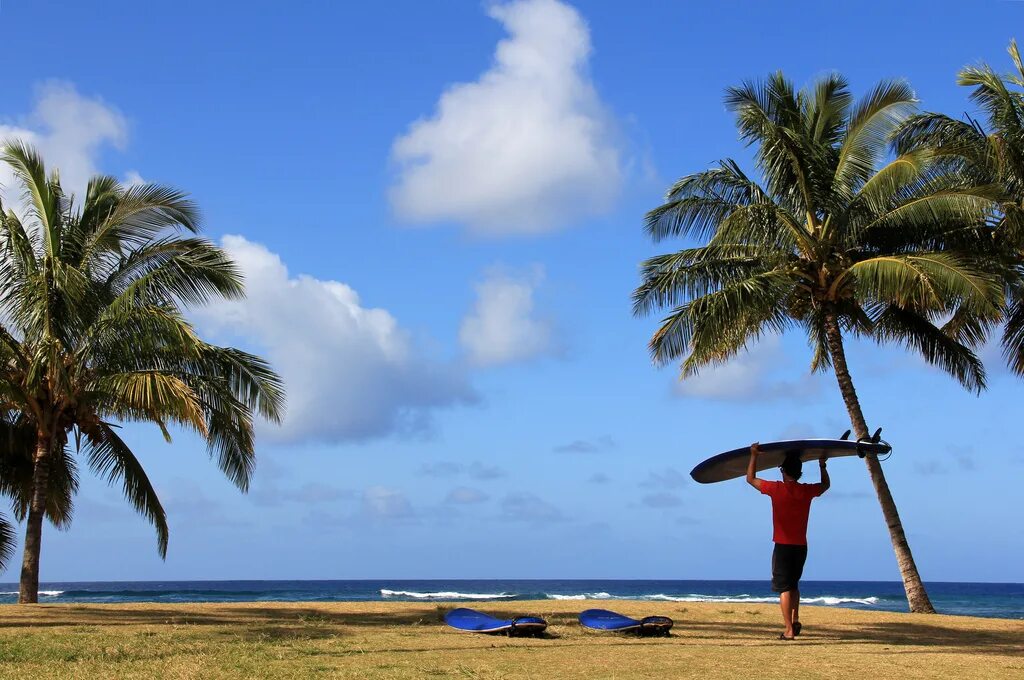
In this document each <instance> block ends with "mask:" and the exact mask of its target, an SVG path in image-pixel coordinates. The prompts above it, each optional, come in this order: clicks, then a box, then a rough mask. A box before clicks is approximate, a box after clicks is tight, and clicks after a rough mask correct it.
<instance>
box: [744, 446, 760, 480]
mask: <svg viewBox="0 0 1024 680" xmlns="http://www.w3.org/2000/svg"><path fill="white" fill-rule="evenodd" d="M759 453H761V447H760V446H758V445H757V442H754V443H753V444H751V445H750V462H749V463H747V484H749V485H750V486H752V487H754V488H755V489H757V490H758V491H760V490H761V480H760V479H758V478H757V456H758V454H759Z"/></svg>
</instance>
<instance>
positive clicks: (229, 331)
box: [195, 236, 476, 442]
mask: <svg viewBox="0 0 1024 680" xmlns="http://www.w3.org/2000/svg"><path fill="white" fill-rule="evenodd" d="M223 246H224V248H225V249H226V250H227V251H228V253H229V254H230V255H231V257H232V258H233V259H234V261H235V262H236V263H237V264H238V266H239V267H240V268H241V270H242V272H243V273H244V274H245V279H246V298H245V299H244V300H230V301H217V302H215V303H213V304H211V305H209V306H207V307H204V308H200V309H197V310H196V312H195V315H196V317H197V319H198V322H199V325H200V327H201V328H203V329H205V330H209V331H213V332H215V333H220V334H226V335H230V336H232V338H231V339H232V340H235V339H238V338H240V339H241V340H243V341H245V342H246V343H248V342H251V343H252V344H254V345H256V347H255V349H256V350H257V351H258V352H259V353H260V354H261V355H263V356H264V357H265V358H267V359H268V360H269V361H270V363H271V364H272V365H273V367H274V369H275V370H277V371H278V372H279V373H280V374H281V375H282V377H283V378H284V380H285V383H286V388H287V392H288V411H287V414H286V416H285V419H284V423H283V425H282V427H280V428H276V427H268V428H266V433H267V435H268V436H270V437H272V438H276V439H278V440H283V441H290V442H295V441H308V440H318V441H328V442H338V441H352V440H361V439H367V438H371V437H377V436H382V435H386V434H389V433H392V432H395V431H399V432H403V431H404V432H409V431H416V430H420V429H422V428H424V427H426V426H427V425H428V424H429V420H430V414H431V412H432V411H433V410H434V409H437V408H443V407H447V406H452V405H454V404H457V403H460V402H469V401H473V400H475V398H476V397H475V394H474V393H473V391H472V389H471V388H470V386H469V385H468V384H467V382H466V379H465V376H464V375H462V373H461V372H459V371H458V370H457V369H455V368H454V367H452V366H449V365H447V364H443V363H440V362H437V361H434V360H432V359H431V358H430V357H428V356H424V355H423V354H422V353H421V352H418V351H417V349H416V347H415V346H414V344H413V342H412V338H411V337H410V335H409V333H408V332H407V331H406V330H404V329H403V328H402V327H401V326H400V325H399V324H398V321H397V320H396V319H395V317H394V316H392V315H391V314H390V313H389V312H388V311H387V310H385V309H372V308H367V307H363V306H362V304H361V302H360V299H359V295H358V294H357V293H356V291H354V290H353V289H352V288H350V287H349V286H347V285H345V284H344V283H340V282H338V281H324V280H320V279H316V278H313V277H311V276H306V275H299V276H292V275H291V274H290V273H289V272H288V269H287V267H286V266H285V264H284V263H283V262H282V261H281V259H280V258H279V257H278V256H277V255H276V254H275V253H272V252H270V251H269V250H267V248H265V247H264V246H262V245H260V244H257V243H252V242H250V241H247V240H246V239H245V238H243V237H241V236H226V237H224V240H223Z"/></svg>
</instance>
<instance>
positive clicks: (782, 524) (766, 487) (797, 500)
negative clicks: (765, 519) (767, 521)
mask: <svg viewBox="0 0 1024 680" xmlns="http://www.w3.org/2000/svg"><path fill="white" fill-rule="evenodd" d="M824 492H825V490H824V488H822V486H821V484H801V483H799V482H768V481H765V480H761V493H763V494H764V495H765V496H771V498H772V521H773V522H774V523H775V535H774V536H773V537H772V540H773V541H775V542H776V543H783V544H785V545H807V516H808V515H809V514H810V513H811V501H812V500H814V499H815V498H817V497H818V496H820V495H821V494H822V493H824Z"/></svg>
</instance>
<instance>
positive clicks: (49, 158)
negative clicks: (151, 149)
mask: <svg viewBox="0 0 1024 680" xmlns="http://www.w3.org/2000/svg"><path fill="white" fill-rule="evenodd" d="M13 139H21V140H22V141H24V142H27V143H29V144H31V145H33V146H35V147H36V148H37V149H38V150H39V152H40V153H41V154H42V156H43V160H45V161H46V164H47V167H48V168H50V169H59V170H60V177H61V184H62V185H63V187H64V190H65V191H66V192H69V193H74V194H76V196H77V198H78V199H79V200H81V199H82V198H83V196H84V194H85V187H86V184H87V183H88V181H89V178H90V177H91V176H92V175H94V174H96V172H97V168H96V162H97V157H98V155H99V153H100V151H101V150H102V148H103V147H104V146H106V145H110V146H113V147H114V148H117V149H121V148H123V147H124V145H125V143H126V141H127V139H128V124H127V122H126V121H125V118H124V116H122V115H121V113H120V112H118V111H117V110H116V109H114V108H113V107H111V106H110V105H108V104H107V103H105V102H104V101H102V100H101V99H99V98H90V97H84V96H82V95H81V94H79V93H78V91H77V90H76V89H75V87H74V85H72V84H70V83H66V82H61V81H50V82H47V83H44V84H42V85H40V86H38V87H37V88H36V102H35V108H34V109H33V111H32V112H31V113H30V114H28V115H27V116H24V117H22V118H20V119H18V120H17V121H16V122H11V123H9V124H2V123H0V140H3V141H7V140H13ZM0 186H2V187H3V188H4V199H5V202H6V203H7V204H8V205H11V206H12V207H13V205H14V204H15V202H20V188H17V189H15V191H12V189H13V188H15V187H16V186H17V185H16V184H14V176H13V174H12V173H11V172H10V170H9V169H8V168H7V166H6V165H3V166H2V167H0Z"/></svg>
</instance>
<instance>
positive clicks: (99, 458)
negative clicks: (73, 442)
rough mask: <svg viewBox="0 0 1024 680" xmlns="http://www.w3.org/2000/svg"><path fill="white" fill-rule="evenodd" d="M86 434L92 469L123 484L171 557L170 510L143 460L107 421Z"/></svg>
mask: <svg viewBox="0 0 1024 680" xmlns="http://www.w3.org/2000/svg"><path fill="white" fill-rule="evenodd" d="M82 433H83V435H84V440H83V443H84V449H85V455H86V460H88V462H89V467H90V469H92V471H93V472H95V473H96V474H98V475H100V476H101V477H104V478H105V479H106V480H107V482H108V483H110V484H115V483H117V482H120V483H121V485H122V491H123V492H124V497H125V499H126V500H128V502H129V503H131V505H132V507H133V508H135V510H136V512H138V513H139V514H140V515H142V516H143V517H145V518H146V519H147V520H148V521H149V522H150V523H151V524H152V525H153V528H154V529H156V535H157V550H158V551H159V553H160V557H167V541H168V537H169V535H170V530H169V529H168V526H167V513H166V512H165V511H164V508H163V505H162V504H161V503H160V498H159V497H158V496H157V493H156V490H155V489H154V488H153V485H152V483H151V482H150V481H149V477H148V476H147V475H146V471H145V470H144V469H143V467H142V463H140V462H139V460H138V458H136V457H135V454H134V453H133V452H132V450H131V448H130V447H129V446H128V445H127V444H126V443H125V442H124V440H122V439H121V438H120V437H119V436H118V435H117V433H116V432H115V431H114V429H113V428H112V427H110V425H108V424H107V423H96V424H93V425H90V426H87V427H86V428H85V429H83V431H82Z"/></svg>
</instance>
